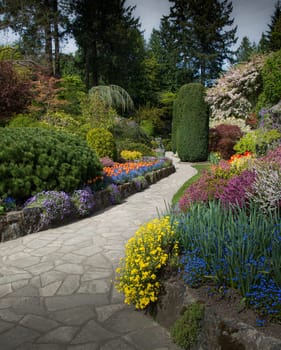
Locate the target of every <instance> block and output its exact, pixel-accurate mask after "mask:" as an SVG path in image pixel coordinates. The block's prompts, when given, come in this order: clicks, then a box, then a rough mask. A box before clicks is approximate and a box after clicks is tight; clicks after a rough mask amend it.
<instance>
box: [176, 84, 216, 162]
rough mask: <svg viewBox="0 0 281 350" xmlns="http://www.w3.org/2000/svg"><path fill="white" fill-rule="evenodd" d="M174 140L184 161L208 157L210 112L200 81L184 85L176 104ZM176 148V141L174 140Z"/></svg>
mask: <svg viewBox="0 0 281 350" xmlns="http://www.w3.org/2000/svg"><path fill="white" fill-rule="evenodd" d="M173 125H174V126H173V140H175V138H176V150H177V152H178V155H179V158H180V159H181V160H182V161H185V162H186V161H188V162H196V161H204V160H206V159H207V158H208V138H209V113H208V105H207V103H206V102H205V89H204V87H203V85H201V84H198V83H192V84H186V85H183V86H182V87H181V88H180V90H179V94H178V97H177V99H176V100H175V105H174V115H173ZM172 147H173V150H174V141H173V145H172Z"/></svg>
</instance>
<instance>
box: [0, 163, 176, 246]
mask: <svg viewBox="0 0 281 350" xmlns="http://www.w3.org/2000/svg"><path fill="white" fill-rule="evenodd" d="M175 171H176V169H175V166H174V165H170V166H168V167H166V168H162V169H159V170H155V171H153V172H151V173H147V174H145V175H144V178H145V179H146V181H147V183H148V186H150V185H152V184H154V183H156V182H157V181H159V180H161V179H163V178H165V177H167V176H169V175H171V174H173V173H174V172H175ZM118 189H119V192H120V195H121V199H125V198H127V197H129V196H131V195H132V194H135V193H136V192H139V191H142V190H144V188H140V189H138V188H137V187H136V186H135V185H134V183H132V182H130V183H125V184H122V185H118ZM95 202H96V204H95V207H94V209H93V212H92V214H94V213H96V212H99V211H101V210H103V209H105V208H108V207H110V206H112V203H111V201H110V195H109V192H108V191H107V190H102V191H98V192H96V193H95ZM40 214H41V210H40V208H24V209H23V210H21V211H11V212H8V213H6V214H4V215H0V242H6V241H10V240H13V239H16V238H19V237H22V236H25V235H27V234H31V233H34V232H38V231H41V230H46V229H48V228H51V227H54V225H51V226H49V227H43V228H40V227H39V220H40ZM80 219H81V218H80ZM76 220H79V218H78V217H73V218H71V220H70V219H66V220H62V221H60V222H59V223H58V224H57V225H55V226H61V225H65V224H66V223H69V222H70V221H76Z"/></svg>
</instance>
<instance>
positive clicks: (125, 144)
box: [117, 139, 154, 156]
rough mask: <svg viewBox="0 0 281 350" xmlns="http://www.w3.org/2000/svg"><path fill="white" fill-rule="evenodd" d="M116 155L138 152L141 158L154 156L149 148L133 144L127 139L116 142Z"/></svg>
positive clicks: (141, 144) (137, 143)
mask: <svg viewBox="0 0 281 350" xmlns="http://www.w3.org/2000/svg"><path fill="white" fill-rule="evenodd" d="M117 149H118V154H121V152H122V151H124V150H127V151H138V152H140V153H141V154H142V155H143V156H154V153H153V151H152V149H151V148H150V147H148V146H147V145H145V144H143V143H139V142H134V141H132V140H129V139H125V140H122V141H118V142H117Z"/></svg>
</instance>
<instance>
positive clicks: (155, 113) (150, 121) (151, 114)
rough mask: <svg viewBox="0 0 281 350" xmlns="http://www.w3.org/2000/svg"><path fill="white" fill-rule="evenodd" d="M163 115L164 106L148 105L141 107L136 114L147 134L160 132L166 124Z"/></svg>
mask: <svg viewBox="0 0 281 350" xmlns="http://www.w3.org/2000/svg"><path fill="white" fill-rule="evenodd" d="M162 116H163V109H162V108H159V107H151V106H149V105H146V106H142V107H141V108H139V110H138V111H137V113H136V114H135V119H136V121H137V122H138V123H140V125H141V127H142V128H143V129H144V131H145V132H146V134H147V135H149V136H152V135H154V134H155V133H159V131H160V130H161V129H162V128H163V127H164V126H165V125H164V122H163V120H162Z"/></svg>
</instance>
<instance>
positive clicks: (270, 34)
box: [266, 0, 281, 51]
mask: <svg viewBox="0 0 281 350" xmlns="http://www.w3.org/2000/svg"><path fill="white" fill-rule="evenodd" d="M268 27H269V30H268V31H267V35H266V39H267V41H268V48H269V50H270V51H278V50H279V49H281V1H280V0H278V1H277V3H276V5H275V10H274V13H273V15H272V16H271V23H270V24H269V25H268Z"/></svg>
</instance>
